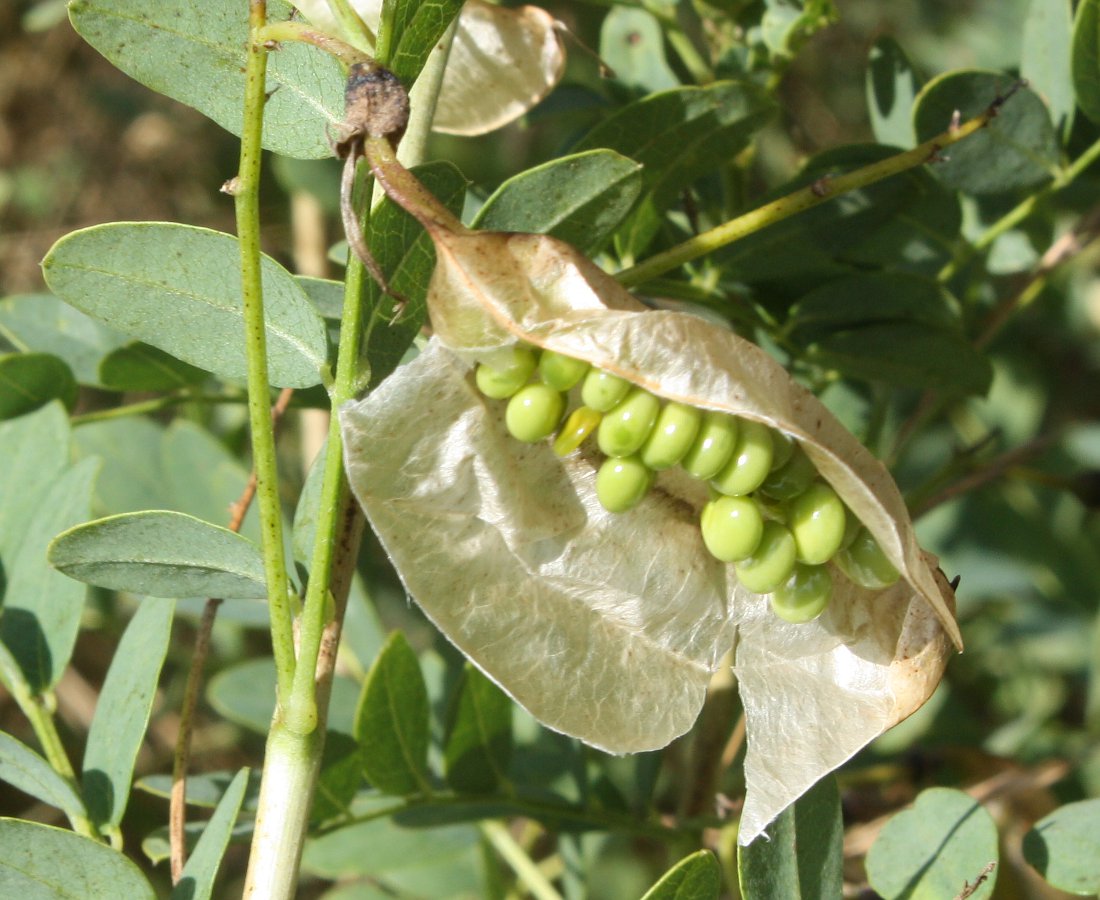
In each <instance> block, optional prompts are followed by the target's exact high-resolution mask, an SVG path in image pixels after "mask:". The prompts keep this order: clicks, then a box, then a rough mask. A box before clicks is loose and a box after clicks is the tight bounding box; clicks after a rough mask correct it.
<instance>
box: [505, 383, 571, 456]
mask: <svg viewBox="0 0 1100 900" xmlns="http://www.w3.org/2000/svg"><path fill="white" fill-rule="evenodd" d="M563 412H565V397H563V396H562V395H561V394H560V393H558V392H557V391H555V390H554V389H553V388H552V387H550V386H549V385H547V384H543V383H542V382H540V381H536V382H534V383H533V384H528V385H526V386H524V387H522V388H520V389H519V390H518V391H517V392H516V393H514V394H513V395H512V398H511V399H510V400H509V401H508V408H507V409H506V410H505V411H504V424H505V425H506V426H507V428H508V431H509V433H510V434H511V435H512V437H514V438H516V439H517V440H520V441H526V442H527V443H534V442H535V441H541V440H542V439H543V438H546V437H549V436H550V435H551V434H553V433H554V429H555V428H557V427H558V422H560V421H561V416H562V413H563Z"/></svg>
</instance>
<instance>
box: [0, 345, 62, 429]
mask: <svg viewBox="0 0 1100 900" xmlns="http://www.w3.org/2000/svg"><path fill="white" fill-rule="evenodd" d="M51 400H60V401H61V402H62V403H63V404H64V405H65V408H66V409H72V408H73V405H74V404H75V403H76V378H74V377H73V373H72V369H70V368H69V367H68V366H67V365H66V364H65V362H64V361H63V360H61V359H59V358H58V357H56V356H51V355H50V354H48V353H7V354H4V355H2V356H0V419H14V418H15V417H16V416H21V415H23V414H24V413H28V412H32V411H33V410H36V409H38V408H39V407H40V406H45V405H46V404H47V403H49V402H50V401H51Z"/></svg>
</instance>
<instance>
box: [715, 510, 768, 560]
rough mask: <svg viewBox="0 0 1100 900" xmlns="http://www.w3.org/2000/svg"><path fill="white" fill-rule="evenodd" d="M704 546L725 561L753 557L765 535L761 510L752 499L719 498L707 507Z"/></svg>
mask: <svg viewBox="0 0 1100 900" xmlns="http://www.w3.org/2000/svg"><path fill="white" fill-rule="evenodd" d="M700 530H701V531H702V533H703V543H704V544H706V547H707V549H708V550H709V551H710V552H711V555H712V556H714V557H715V558H716V559H720V560H721V561H722V562H737V561H738V560H740V559H747V558H748V557H750V556H752V554H753V553H754V552H755V551H756V548H757V547H759V546H760V538H761V537H762V536H763V534H764V517H763V516H761V515H760V507H759V506H757V505H756V503H755V502H754V501H753V500H752V499H751V498H749V497H718V498H717V499H716V500H711V501H710V502H709V503H708V504H707V505H706V506H704V507H703V514H702V517H701V519H700Z"/></svg>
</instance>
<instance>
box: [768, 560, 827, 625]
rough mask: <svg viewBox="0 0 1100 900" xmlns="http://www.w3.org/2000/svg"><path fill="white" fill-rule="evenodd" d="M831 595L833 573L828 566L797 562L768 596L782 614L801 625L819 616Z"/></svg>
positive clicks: (780, 616) (774, 607)
mask: <svg viewBox="0 0 1100 900" xmlns="http://www.w3.org/2000/svg"><path fill="white" fill-rule="evenodd" d="M832 596H833V576H832V575H830V574H829V570H828V569H826V568H825V567H824V566H804V565H797V566H795V567H794V572H792V573H791V576H790V578H788V579H787V580H786V581H784V582H783V583H782V584H781V585H779V587H777V588H776V589H775V593H773V594H772V595H771V597H770V598H769V599H770V602H771V605H772V609H773V610H774V611H775V614H776V615H777V616H779V618H781V619H786V620H787V621H788V622H793V623H794V624H796V625H801V624H802V623H803V622H809V621H810V620H811V619H816V618H817V617H818V616H820V615H821V614H822V613H823V612H824V611H825V607H826V606H828V605H829V599H830V598H831V597H832Z"/></svg>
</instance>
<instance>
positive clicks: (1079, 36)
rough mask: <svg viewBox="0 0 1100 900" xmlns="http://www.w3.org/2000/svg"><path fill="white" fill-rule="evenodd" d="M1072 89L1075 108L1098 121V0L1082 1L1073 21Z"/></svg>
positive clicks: (1099, 75) (1099, 50) (1099, 72)
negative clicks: (1078, 107) (1074, 95)
mask: <svg viewBox="0 0 1100 900" xmlns="http://www.w3.org/2000/svg"><path fill="white" fill-rule="evenodd" d="M1070 66H1071V69H1072V72H1073V90H1074V93H1076V94H1077V105H1078V106H1080V107H1081V111H1082V112H1083V113H1084V114H1085V115H1086V116H1088V117H1089V119H1091V120H1092V121H1093V122H1100V0H1081V2H1080V3H1079V4H1078V5H1077V16H1076V18H1075V19H1074V20H1073V55H1072V57H1071V59H1070Z"/></svg>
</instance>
